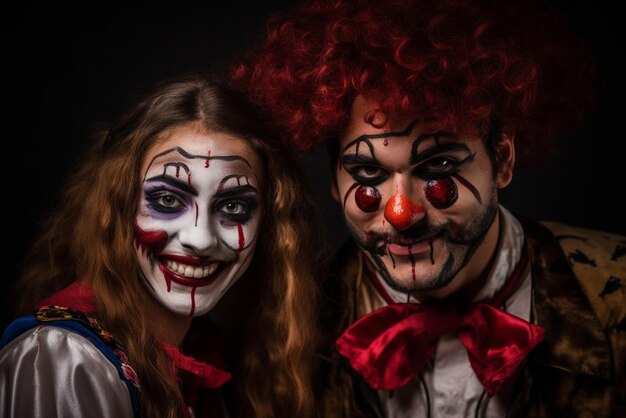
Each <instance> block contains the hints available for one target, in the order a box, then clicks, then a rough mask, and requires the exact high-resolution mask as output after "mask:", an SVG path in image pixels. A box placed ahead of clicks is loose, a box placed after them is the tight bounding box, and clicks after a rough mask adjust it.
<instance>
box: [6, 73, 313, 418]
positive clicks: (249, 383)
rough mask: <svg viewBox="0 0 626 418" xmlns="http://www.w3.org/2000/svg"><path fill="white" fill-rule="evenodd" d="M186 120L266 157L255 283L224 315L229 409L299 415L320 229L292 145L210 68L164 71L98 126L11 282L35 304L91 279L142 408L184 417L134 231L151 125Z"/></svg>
mask: <svg viewBox="0 0 626 418" xmlns="http://www.w3.org/2000/svg"><path fill="white" fill-rule="evenodd" d="M188 123H200V124H202V125H203V126H204V127H206V128H207V129H209V130H212V131H218V132H225V133H229V134H232V135H234V136H237V137H240V138H244V139H245V140H247V141H248V144H249V146H250V147H251V149H252V150H254V151H255V152H256V153H257V154H258V155H259V156H260V160H261V161H262V162H263V163H264V165H265V167H264V170H265V172H264V173H263V179H265V180H264V182H263V185H262V196H263V199H262V200H263V202H264V205H265V207H264V208H263V213H264V215H263V222H262V226H261V231H260V232H259V234H258V237H259V238H258V240H259V241H258V243H257V249H256V253H255V256H254V260H253V263H252V265H251V266H250V267H249V269H248V271H247V273H246V274H245V275H244V277H242V278H241V279H240V282H249V283H248V287H249V288H251V289H253V290H254V291H248V292H247V293H246V295H244V296H243V299H244V300H245V303H244V304H237V309H236V315H235V314H233V315H231V316H228V315H226V314H224V313H222V315H221V316H222V317H227V318H228V319H230V323H229V325H230V326H232V325H233V322H235V321H236V326H235V327H234V331H233V330H232V329H229V332H228V333H227V334H228V335H227V336H226V338H225V344H226V347H225V348H226V350H227V352H228V353H229V354H230V358H231V360H232V365H233V367H232V370H231V372H232V373H233V384H234V387H235V393H236V397H235V399H236V412H235V415H236V416H241V417H245V416H253V417H277V416H290V417H299V418H303V417H304V418H306V417H307V416H309V415H311V414H312V412H311V411H313V405H312V402H313V395H312V393H311V386H312V384H311V376H312V368H313V355H314V351H315V342H316V339H317V326H316V320H315V318H316V315H315V307H316V297H317V295H316V290H315V289H316V286H315V282H314V280H315V275H314V266H315V265H316V263H317V260H316V257H317V256H316V254H319V251H318V250H319V248H315V245H316V244H317V241H316V237H318V236H320V234H319V233H318V232H319V231H317V229H315V228H314V227H313V226H312V224H311V219H313V216H312V212H311V211H312V210H313V206H312V205H313V204H312V200H311V199H309V198H308V194H307V193H306V192H305V190H306V187H305V184H304V183H303V178H302V177H301V174H300V171H299V169H298V167H297V165H296V164H295V163H294V162H293V160H292V158H291V155H290V154H289V151H288V150H286V149H285V148H284V147H283V146H282V145H281V144H280V143H279V142H277V141H276V140H275V139H274V136H273V135H272V134H271V132H270V131H269V130H268V129H267V128H266V126H265V124H264V123H263V120H262V118H260V117H259V114H258V113H257V112H256V111H255V110H254V109H253V108H251V107H250V106H249V105H248V104H247V103H246V102H245V101H244V100H243V99H242V98H241V97H240V96H239V94H238V93H236V92H234V91H233V90H230V89H228V88H226V87H224V84H222V83H220V82H219V81H216V80H214V79H213V78H210V77H205V76H200V75H188V76H184V77H181V78H178V79H174V80H168V81H167V82H164V83H162V84H160V85H159V86H157V88H156V89H154V90H153V91H151V92H149V93H148V94H147V95H144V96H142V98H139V99H138V100H136V101H134V102H133V104H132V106H130V107H129V108H128V110H127V111H126V112H125V113H123V116H122V117H121V118H120V121H119V122H118V123H117V124H116V125H114V126H113V127H112V128H110V129H108V130H106V131H103V132H101V133H99V134H98V135H96V136H95V141H94V143H93V145H92V146H91V147H90V148H89V149H88V151H87V152H86V154H85V155H84V156H83V158H82V159H81V160H80V162H79V163H78V164H77V166H76V167H75V169H74V170H73V171H72V174H71V175H70V177H69V180H68V182H67V186H66V188H65V190H64V194H63V195H62V199H61V204H60V207H59V208H58V210H57V211H56V212H54V213H53V214H52V215H51V216H50V217H49V219H48V220H47V221H46V222H45V224H44V227H43V230H42V231H41V234H40V235H39V237H38V239H37V240H36V242H35V243H34V245H33V247H32V248H31V250H30V252H29V254H28V255H27V257H26V259H25V263H24V265H25V268H24V270H23V274H22V276H21V278H20V280H19V282H18V283H17V286H16V289H17V290H18V292H19V295H20V300H19V307H18V309H17V311H18V313H28V312H31V311H32V308H33V306H34V305H35V303H36V302H37V301H39V300H40V299H41V298H43V297H46V296H48V295H50V294H52V293H54V292H56V291H58V290H60V289H62V288H64V287H65V286H67V285H69V284H70V283H71V282H73V281H74V280H77V279H79V280H83V281H85V282H87V283H88V284H89V285H90V286H91V288H92V289H93V292H94V294H95V297H96V300H97V317H98V319H99V320H100V321H101V323H102V324H103V326H104V327H105V328H106V329H108V330H109V331H110V332H112V333H113V335H115V337H116V338H117V339H118V340H119V341H120V342H121V343H122V344H123V345H124V347H125V349H126V351H127V354H128V357H129V360H130V363H131V364H132V366H133V368H134V369H135V371H136V372H137V374H138V376H139V379H140V383H141V394H142V396H141V399H142V407H143V411H144V414H145V415H146V416H149V417H177V416H184V414H183V396H182V393H181V390H180V388H179V382H178V381H177V379H176V377H175V376H173V375H172V374H171V364H170V362H169V358H168V357H167V354H166V353H165V352H164V350H163V349H162V348H161V344H158V341H159V329H155V327H154V326H153V325H152V324H151V321H150V319H149V318H148V317H147V313H146V312H145V310H144V309H142V306H145V305H146V299H147V298H151V297H152V296H151V295H150V294H149V293H148V292H147V291H146V289H145V288H144V285H143V284H142V277H141V271H140V269H139V267H138V263H137V260H136V253H135V251H134V249H133V239H134V222H135V213H136V211H137V205H138V201H139V196H140V178H141V176H140V166H141V162H142V159H143V156H144V154H145V152H146V151H147V150H148V149H149V148H150V147H151V146H152V145H153V144H154V141H155V140H156V139H157V138H158V136H159V133H161V132H163V131H164V130H165V129H170V128H172V127H174V126H178V125H181V124H188ZM237 289H239V288H237V287H234V288H233V289H231V292H229V293H232V292H236V291H238V290H237ZM224 312H225V313H228V312H229V311H228V308H225V309H224ZM232 312H234V310H231V313H232ZM131 318H132V320H131ZM204 319H205V318H194V321H196V322H198V321H203V320H204ZM225 322H226V323H228V321H225ZM196 328H197V327H196ZM191 329H192V330H193V329H194V327H193V324H192V328H191ZM190 332H191V331H190Z"/></svg>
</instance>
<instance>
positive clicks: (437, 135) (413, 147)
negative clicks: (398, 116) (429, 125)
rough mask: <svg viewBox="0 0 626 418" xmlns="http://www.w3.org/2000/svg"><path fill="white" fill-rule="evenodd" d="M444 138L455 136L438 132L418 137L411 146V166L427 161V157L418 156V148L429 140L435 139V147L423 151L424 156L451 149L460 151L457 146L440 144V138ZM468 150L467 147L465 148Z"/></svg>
mask: <svg viewBox="0 0 626 418" xmlns="http://www.w3.org/2000/svg"><path fill="white" fill-rule="evenodd" d="M441 137H444V138H453V137H454V135H453V134H452V133H451V132H445V131H437V132H434V133H427V134H422V135H420V136H418V137H417V139H415V141H413V145H411V158H410V160H409V163H410V164H416V163H417V162H418V161H419V160H420V159H425V158H427V157H424V156H423V155H419V156H418V155H417V147H419V145H420V144H421V143H422V142H424V141H425V140H427V139H430V138H433V139H434V140H435V146H434V147H431V148H428V149H426V150H424V151H422V154H430V155H432V154H434V153H438V152H442V151H446V150H449V149H452V148H454V149H458V147H457V146H456V145H455V144H441V143H440V142H439V138H441ZM465 148H467V146H466V147H465Z"/></svg>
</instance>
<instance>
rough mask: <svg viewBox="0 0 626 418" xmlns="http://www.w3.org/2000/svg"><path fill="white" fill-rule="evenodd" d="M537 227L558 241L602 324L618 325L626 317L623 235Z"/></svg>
mask: <svg viewBox="0 0 626 418" xmlns="http://www.w3.org/2000/svg"><path fill="white" fill-rule="evenodd" d="M541 224H542V225H543V226H545V227H546V228H547V229H548V230H549V231H550V232H551V233H552V235H553V236H554V238H555V239H556V240H557V241H558V243H559V245H560V247H561V249H562V250H563V254H564V255H565V257H566V259H567V261H568V264H569V265H570V267H571V269H572V271H573V272H574V274H575V276H576V277H577V279H578V281H579V283H580V285H581V287H582V289H583V291H584V292H585V294H586V295H587V297H588V299H589V301H590V302H591V304H592V306H594V308H595V310H596V311H597V312H598V314H599V317H600V318H601V320H602V322H604V323H605V324H606V325H609V324H611V325H615V326H620V324H619V322H620V320H623V318H624V316H625V315H626V236H622V235H619V234H615V233H610V232H605V231H600V230H595V229H590V228H585V227H579V226H572V225H568V224H564V223H560V222H553V221H542V222H541ZM622 326H623V324H622Z"/></svg>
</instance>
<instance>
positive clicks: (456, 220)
mask: <svg viewBox="0 0 626 418" xmlns="http://www.w3.org/2000/svg"><path fill="white" fill-rule="evenodd" d="M545 6H546V5H544V4H541V2H531V1H528V2H515V1H501V2H491V1H482V0H473V1H472V0H468V1H463V0H462V1H456V0H454V1H453V0H443V1H441V0H437V1H434V0H433V1H431V0H392V1H387V2H381V1H377V0H361V1H351V0H310V1H305V2H304V3H303V4H301V5H300V6H299V7H296V8H295V9H293V10H292V11H290V12H288V13H285V14H284V15H281V16H276V18H275V19H273V20H272V21H271V22H270V24H269V26H268V28H267V31H266V34H267V35H266V38H265V39H264V42H263V43H262V45H261V46H260V47H259V48H258V49H257V50H254V51H249V54H248V55H247V56H246V57H245V58H244V59H242V60H241V62H240V63H239V64H238V65H236V66H235V67H234V68H233V72H232V76H233V79H234V81H235V82H236V83H237V85H238V86H239V87H240V88H241V89H243V90H245V91H246V92H247V94H248V96H249V97H250V99H251V100H252V101H254V102H255V103H256V104H258V105H259V106H260V107H261V108H263V109H265V110H266V111H267V113H268V114H269V115H270V116H271V117H272V118H273V121H274V123H275V124H276V125H277V126H279V127H280V129H282V131H283V132H284V134H285V135H284V137H285V138H286V141H288V142H289V143H290V144H291V145H294V146H295V147H296V148H298V149H300V150H308V149H310V148H311V147H314V146H317V145H320V144H325V145H326V146H327V147H328V150H329V156H330V162H331V169H332V184H331V187H330V189H331V193H332V196H333V197H334V199H335V200H336V201H337V202H338V204H339V205H340V206H341V209H342V212H343V215H344V218H345V222H346V225H347V227H348V229H349V231H350V233H351V235H352V239H351V240H350V241H349V242H347V243H346V244H345V245H344V246H343V247H341V249H340V250H339V252H338V254H337V256H336V260H335V261H334V263H333V265H332V267H331V274H330V276H329V278H328V280H327V281H326V283H325V288H324V296H323V298H322V302H323V303H324V305H323V306H322V309H323V310H324V312H325V314H326V315H325V322H326V328H325V331H326V336H327V340H328V341H327V343H326V344H325V346H324V347H325V348H324V349H323V350H322V351H321V352H320V359H321V360H320V367H319V370H320V374H319V385H320V393H321V396H322V398H321V401H320V407H321V408H323V409H324V413H323V416H327V417H331V416H332V417H335V416H340V417H351V418H352V417H355V416H357V417H358V416H367V417H388V418H392V417H393V418H396V417H397V418H400V417H457V418H460V417H492V418H495V417H505V416H506V417H546V418H547V417H581V416H593V417H617V416H626V320H625V319H624V318H625V316H626V293H625V292H624V285H625V282H626V251H625V248H626V247H625V245H626V237H623V236H619V235H616V234H612V233H609V232H602V231H595V230H590V229H584V228H579V227H573V226H568V225H564V224H561V223H557V222H538V221H536V220H532V219H528V218H526V217H524V216H520V215H516V214H515V213H514V212H513V211H510V210H508V209H507V208H505V207H503V206H502V205H501V204H500V203H499V200H498V191H499V190H501V189H503V188H505V187H506V186H507V185H509V183H510V182H511V181H512V179H513V172H514V168H515V167H521V166H528V165H531V164H533V163H538V162H539V161H540V160H541V158H542V157H545V156H548V155H550V153H551V152H552V151H555V150H556V145H557V144H556V142H557V140H558V139H559V138H560V137H562V136H564V135H565V134H566V133H567V132H568V130H570V129H571V130H573V129H575V127H576V123H577V122H579V120H580V117H581V116H583V115H584V111H586V110H588V108H589V104H592V103H593V101H592V100H589V99H590V98H592V94H591V93H592V90H591V88H590V87H589V85H590V83H589V81H590V80H591V76H592V72H591V70H590V68H591V67H590V66H588V65H587V64H588V55H586V52H585V49H584V47H583V46H582V45H580V44H579V42H578V41H577V40H576V39H575V38H574V37H573V36H571V34H570V33H569V32H568V30H567V28H566V26H565V25H564V24H563V22H562V21H561V20H560V19H559V17H558V15H557V14H555V13H553V12H552V11H551V10H549V9H548V8H547V7H545ZM529 198H532V197H529Z"/></svg>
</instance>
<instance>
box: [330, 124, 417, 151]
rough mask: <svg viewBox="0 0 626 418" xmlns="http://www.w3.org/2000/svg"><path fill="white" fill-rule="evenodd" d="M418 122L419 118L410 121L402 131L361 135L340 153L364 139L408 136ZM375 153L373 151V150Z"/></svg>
mask: <svg viewBox="0 0 626 418" xmlns="http://www.w3.org/2000/svg"><path fill="white" fill-rule="evenodd" d="M416 124H417V120H414V121H412V122H411V123H409V125H408V126H407V127H406V128H404V130H402V131H400V132H383V133H380V134H364V135H361V136H359V137H357V138H356V139H355V140H354V141H351V142H349V143H348V144H347V145H346V146H345V147H343V148H342V149H341V151H340V152H339V153H342V152H344V151H345V150H347V149H348V148H350V147H351V146H352V145H354V144H356V143H358V142H362V141H366V140H368V139H380V138H392V137H395V136H407V135H408V134H410V133H411V131H412V130H413V128H414V127H415V125H416ZM369 146H370V148H371V144H369ZM372 154H373V152H372Z"/></svg>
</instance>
